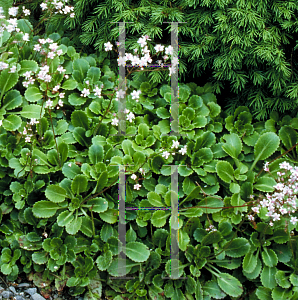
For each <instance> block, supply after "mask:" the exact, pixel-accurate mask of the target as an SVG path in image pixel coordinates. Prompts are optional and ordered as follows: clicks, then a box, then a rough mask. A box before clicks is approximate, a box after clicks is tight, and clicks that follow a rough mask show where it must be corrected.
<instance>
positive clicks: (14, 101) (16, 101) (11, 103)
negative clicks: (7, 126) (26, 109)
mask: <svg viewBox="0 0 298 300" xmlns="http://www.w3.org/2000/svg"><path fill="white" fill-rule="evenodd" d="M22 102H23V100H22V96H21V93H20V92H19V91H17V90H11V91H9V92H8V93H6V94H5V97H4V99H3V106H2V109H6V110H11V109H14V108H16V107H18V106H20V105H21V104H22Z"/></svg>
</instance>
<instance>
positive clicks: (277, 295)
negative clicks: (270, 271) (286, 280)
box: [272, 286, 293, 300]
mask: <svg viewBox="0 0 298 300" xmlns="http://www.w3.org/2000/svg"><path fill="white" fill-rule="evenodd" d="M272 298H273V300H290V299H293V298H292V291H291V290H288V289H283V288H281V287H279V286H277V287H275V288H274V289H273V291H272Z"/></svg>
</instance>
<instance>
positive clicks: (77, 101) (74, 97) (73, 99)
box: [68, 93, 87, 106]
mask: <svg viewBox="0 0 298 300" xmlns="http://www.w3.org/2000/svg"><path fill="white" fill-rule="evenodd" d="M86 101H87V98H85V97H81V96H80V94H78V93H72V94H70V95H69V96H68V102H69V103H70V104H71V105H74V106H81V105H83V104H85V103H86Z"/></svg>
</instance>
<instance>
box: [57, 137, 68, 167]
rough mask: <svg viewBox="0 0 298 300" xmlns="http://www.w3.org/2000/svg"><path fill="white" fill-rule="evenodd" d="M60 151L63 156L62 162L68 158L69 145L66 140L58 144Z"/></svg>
mask: <svg viewBox="0 0 298 300" xmlns="http://www.w3.org/2000/svg"><path fill="white" fill-rule="evenodd" d="M58 151H59V154H60V158H61V163H64V162H65V161H66V160H67V156H68V145H67V144H66V143H64V142H62V143H60V144H59V145H58Z"/></svg>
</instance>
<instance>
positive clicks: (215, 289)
mask: <svg viewBox="0 0 298 300" xmlns="http://www.w3.org/2000/svg"><path fill="white" fill-rule="evenodd" d="M204 292H205V293H207V294H208V295H209V296H210V297H212V298H214V299H223V298H224V297H226V296H227V295H226V294H225V293H224V292H223V291H222V290H221V289H220V288H219V286H218V284H217V282H216V281H207V282H206V283H204Z"/></svg>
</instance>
